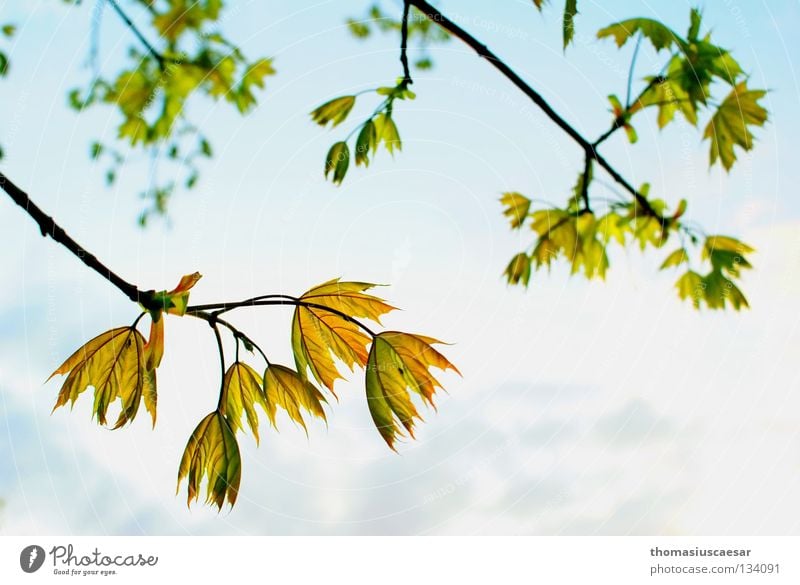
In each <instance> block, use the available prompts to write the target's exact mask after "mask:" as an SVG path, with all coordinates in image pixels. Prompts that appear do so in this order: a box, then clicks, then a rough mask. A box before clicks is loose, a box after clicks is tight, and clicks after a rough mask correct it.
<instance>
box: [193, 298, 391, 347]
mask: <svg viewBox="0 0 800 585" xmlns="http://www.w3.org/2000/svg"><path fill="white" fill-rule="evenodd" d="M274 305H291V306H295V307H307V308H309V309H318V310H320V311H327V312H328V313H333V314H334V315H338V316H339V317H341V318H342V319H344V320H345V321H347V322H349V323H352V324H353V325H356V326H357V327H360V328H361V329H363V330H364V331H366V332H367V333H368V334H369V335H370V337H376V336H377V334H376V333H375V332H374V331H372V329H370V328H369V327H367V326H366V325H364V324H363V323H362V322H361V321H359V320H358V319H355V318H353V317H351V316H350V315H348V314H347V313H344V312H342V311H339V310H338V309H334V308H332V307H328V306H326V305H320V304H318V303H312V302H309V301H304V300H302V299H299V298H297V297H292V296H289V295H263V296H260V297H253V298H252V299H247V300H244V301H239V302H235V303H211V304H207V305H191V306H189V307H187V308H186V314H187V315H195V316H199V317H200V318H201V319H205V318H206V317H209V318H212V319H216V318H217V315H220V314H222V313H223V312H227V311H232V310H234V309H240V308H243V307H268V306H274ZM206 311H213V313H210V314H208V313H206ZM220 322H221V321H220Z"/></svg>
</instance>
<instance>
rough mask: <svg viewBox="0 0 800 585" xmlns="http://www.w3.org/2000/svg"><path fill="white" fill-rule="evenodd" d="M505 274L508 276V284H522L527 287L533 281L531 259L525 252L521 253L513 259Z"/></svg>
mask: <svg viewBox="0 0 800 585" xmlns="http://www.w3.org/2000/svg"><path fill="white" fill-rule="evenodd" d="M503 274H504V275H505V276H506V279H507V280H508V284H519V283H520V282H521V283H522V284H524V285H525V286H526V287H527V286H528V282H529V281H530V279H531V258H530V257H529V256H528V255H527V254H525V253H524V252H520V253H519V254H517V255H516V256H514V257H513V258H512V259H511V262H509V263H508V266H507V267H506V270H505V272H504V273H503Z"/></svg>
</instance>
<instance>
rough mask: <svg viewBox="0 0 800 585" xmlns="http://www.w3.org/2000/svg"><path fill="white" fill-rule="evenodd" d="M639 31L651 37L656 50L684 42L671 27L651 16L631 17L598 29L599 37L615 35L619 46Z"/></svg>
mask: <svg viewBox="0 0 800 585" xmlns="http://www.w3.org/2000/svg"><path fill="white" fill-rule="evenodd" d="M638 32H641V33H642V35H644V36H645V37H646V38H648V39H650V42H651V43H653V47H655V49H656V51H660V50H661V49H669V48H670V47H672V45H673V44H678V45H680V44H682V42H681V40H680V37H679V36H678V35H676V34H675V33H674V32H672V30H671V29H669V28H668V27H667V26H665V25H664V24H663V23H661V22H659V21H657V20H653V19H651V18H630V19H628V20H623V21H621V22H616V23H614V24H611V25H609V26H607V27H605V28H601V29H600V30H599V31H597V38H598V39H604V38H607V37H611V36H613V37H614V41H615V42H616V43H617V46H618V47H622V46H623V45H624V44H625V43H626V42H627V41H628V39H630V38H631V37H633V36H634V35H636V33H638Z"/></svg>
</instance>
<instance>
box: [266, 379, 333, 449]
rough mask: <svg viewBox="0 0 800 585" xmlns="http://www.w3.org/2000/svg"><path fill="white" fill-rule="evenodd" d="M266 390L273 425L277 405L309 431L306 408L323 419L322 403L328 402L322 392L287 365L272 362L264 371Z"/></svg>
mask: <svg viewBox="0 0 800 585" xmlns="http://www.w3.org/2000/svg"><path fill="white" fill-rule="evenodd" d="M264 392H265V394H266V410H267V415H268V416H269V420H270V422H271V423H272V426H273V427H275V428H277V426H276V424H275V415H276V413H277V407H278V406H280V407H281V408H283V409H284V410H285V411H286V413H287V414H288V415H289V418H291V419H292V420H293V421H295V422H296V423H298V424H299V425H300V426H301V427H303V429H304V430H305V431H306V433H308V429H307V428H306V423H305V421H304V420H303V414H302V412H301V411H300V409H304V410H306V411H308V412H310V413H311V414H313V415H314V416H317V417H319V418H321V419H323V420H326V418H325V411H324V410H323V409H322V403H323V402H326V400H325V397H324V396H323V395H322V393H321V392H320V391H319V390H317V388H316V386H314V385H313V384H312V383H311V382H309V381H308V380H305V379H303V378H302V377H300V374H298V373H297V372H295V371H294V370H291V369H289V368H287V367H285V366H279V365H276V364H270V365H269V366H268V367H267V371H266V372H264Z"/></svg>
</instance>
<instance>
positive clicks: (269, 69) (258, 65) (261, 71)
mask: <svg viewBox="0 0 800 585" xmlns="http://www.w3.org/2000/svg"><path fill="white" fill-rule="evenodd" d="M267 75H275V68H274V67H273V66H272V59H259V60H258V61H256V62H254V63H252V64H251V65H250V66H249V67H248V68H247V71H245V73H244V77H243V78H242V83H243V84H244V85H245V86H250V85H255V86H256V87H261V88H263V87H264V78H265V77H266V76H267Z"/></svg>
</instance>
